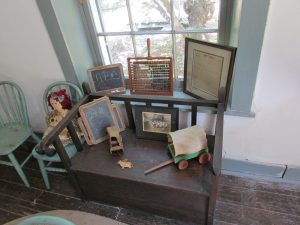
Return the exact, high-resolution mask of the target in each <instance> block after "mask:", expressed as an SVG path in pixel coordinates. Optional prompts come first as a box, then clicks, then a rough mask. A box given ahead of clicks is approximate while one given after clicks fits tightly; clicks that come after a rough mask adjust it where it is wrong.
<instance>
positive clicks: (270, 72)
mask: <svg viewBox="0 0 300 225" xmlns="http://www.w3.org/2000/svg"><path fill="white" fill-rule="evenodd" d="M299 15H300V1H298V0H288V1H284V3H283V2H282V1H271V5H270V9H269V15H268V20H267V26H266V31H265V37H264V44H263V48H262V54H261V59H260V66H259V72H258V77H257V82H256V89H255V93H254V101H253V105H252V109H253V111H254V112H255V113H256V117H255V118H242V117H234V116H226V118H225V130H224V156H225V157H227V158H235V159H242V160H245V159H246V160H250V161H256V162H267V163H275V164H287V165H295V166H300V154H299V146H300V138H299V137H298V136H299V134H300V126H299V125H300V116H299V115H300V106H299V99H300V91H299V90H300V63H299V52H300V44H299V40H300V32H299V30H298V28H299V27H300V20H299Z"/></svg>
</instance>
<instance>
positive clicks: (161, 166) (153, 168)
mask: <svg viewBox="0 0 300 225" xmlns="http://www.w3.org/2000/svg"><path fill="white" fill-rule="evenodd" d="M173 162H174V161H173V159H169V160H167V161H165V162H162V163H161V164H159V165H157V166H154V167H152V168H150V169H148V170H146V171H145V172H144V174H145V175H147V174H148V173H151V172H153V171H155V170H158V169H161V168H163V167H165V166H167V165H169V164H171V163H173Z"/></svg>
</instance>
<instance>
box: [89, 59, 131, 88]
mask: <svg viewBox="0 0 300 225" xmlns="http://www.w3.org/2000/svg"><path fill="white" fill-rule="evenodd" d="M87 73H88V78H89V84H90V88H91V91H92V92H94V93H102V94H111V93H119V94H121V93H125V92H126V86H125V80H124V72H123V66H122V64H121V63H118V64H112V65H107V66H97V67H93V68H91V69H88V70H87Z"/></svg>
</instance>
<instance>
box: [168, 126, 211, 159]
mask: <svg viewBox="0 0 300 225" xmlns="http://www.w3.org/2000/svg"><path fill="white" fill-rule="evenodd" d="M168 140H169V142H170V143H173V146H174V150H175V157H176V156H179V155H186V154H192V153H195V152H199V151H200V150H202V149H206V148H207V139H206V133H205V131H204V129H203V128H202V127H201V126H200V125H195V126H192V127H188V128H185V129H182V130H177V131H174V132H170V133H168Z"/></svg>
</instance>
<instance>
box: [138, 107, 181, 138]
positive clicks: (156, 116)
mask: <svg viewBox="0 0 300 225" xmlns="http://www.w3.org/2000/svg"><path fill="white" fill-rule="evenodd" d="M134 109H135V127H136V136H137V138H144V139H153V140H162V141H167V133H169V132H172V131H175V130H178V118H179V110H178V108H172V107H158V106H135V107H134Z"/></svg>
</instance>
